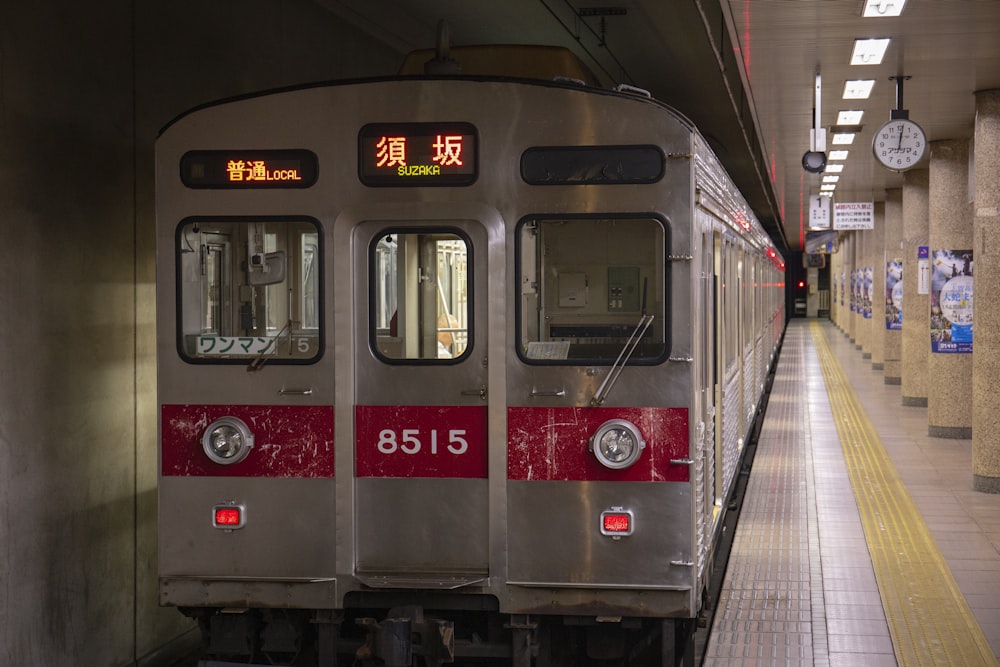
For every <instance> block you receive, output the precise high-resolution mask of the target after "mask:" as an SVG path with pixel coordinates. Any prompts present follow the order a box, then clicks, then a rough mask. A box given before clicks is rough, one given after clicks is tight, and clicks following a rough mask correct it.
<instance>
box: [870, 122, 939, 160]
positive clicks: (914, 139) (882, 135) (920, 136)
mask: <svg viewBox="0 0 1000 667" xmlns="http://www.w3.org/2000/svg"><path fill="white" fill-rule="evenodd" d="M926 150H927V137H925V136H924V131H923V130H922V129H921V128H920V126H919V125H917V124H916V123H914V122H913V121H912V120H906V119H903V118H899V119H895V120H890V121H889V122H888V123H886V124H885V125H883V126H882V127H880V128H879V129H878V131H876V132H875V139H874V140H872V152H874V153H875V158H876V159H877V160H878V161H879V162H881V163H882V164H884V165H885V166H886V167H888V168H889V169H893V170H895V171H905V170H907V169H909V168H910V167H913V166H915V165H916V164H917V163H918V162H920V158H922V157H923V156H924V152H925V151H926Z"/></svg>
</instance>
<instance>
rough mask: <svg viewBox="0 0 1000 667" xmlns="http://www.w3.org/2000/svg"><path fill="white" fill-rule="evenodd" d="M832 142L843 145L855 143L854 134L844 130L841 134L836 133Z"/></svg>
mask: <svg viewBox="0 0 1000 667" xmlns="http://www.w3.org/2000/svg"><path fill="white" fill-rule="evenodd" d="M832 143H834V144H840V145H842V146H843V145H848V144H853V143H854V135H853V134H851V133H849V132H843V133H841V134H835V135H833V142H832Z"/></svg>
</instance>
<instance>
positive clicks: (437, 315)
mask: <svg viewBox="0 0 1000 667" xmlns="http://www.w3.org/2000/svg"><path fill="white" fill-rule="evenodd" d="M370 261H371V275H372V290H373V291H372V296H373V303H372V314H371V317H372V332H373V335H374V347H375V349H376V351H377V352H378V353H379V354H380V355H381V356H383V357H385V358H388V359H400V360H404V359H412V360H418V359H419V360H428V359H440V360H444V359H457V358H459V357H462V356H464V355H465V354H466V352H467V350H468V349H469V344H470V341H469V313H470V312H471V311H470V308H471V304H470V303H469V246H468V243H467V242H466V241H465V239H463V238H462V237H460V236H458V235H457V234H454V233H450V232H436V231H420V232H405V231H404V232H399V231H394V232H390V233H386V234H383V235H382V236H380V237H379V238H378V239H377V240H376V242H375V244H374V246H373V251H372V255H371V258H370Z"/></svg>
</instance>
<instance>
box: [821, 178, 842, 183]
mask: <svg viewBox="0 0 1000 667" xmlns="http://www.w3.org/2000/svg"><path fill="white" fill-rule="evenodd" d="M839 180H840V176H824V177H823V182H824V183H836V182H837V181H839Z"/></svg>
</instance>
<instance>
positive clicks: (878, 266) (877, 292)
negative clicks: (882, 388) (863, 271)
mask: <svg viewBox="0 0 1000 667" xmlns="http://www.w3.org/2000/svg"><path fill="white" fill-rule="evenodd" d="M868 239H869V241H870V242H871V244H870V245H869V247H868V261H869V264H868V265H869V266H870V267H872V285H871V292H870V295H869V296H870V298H871V312H870V313H869V318H868V327H869V329H870V330H871V334H870V335H871V344H870V346H869V351H870V352H871V360H872V370H875V371H881V370H883V369H884V368H885V202H881V201H877V202H875V229H871V230H869V231H868Z"/></svg>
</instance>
